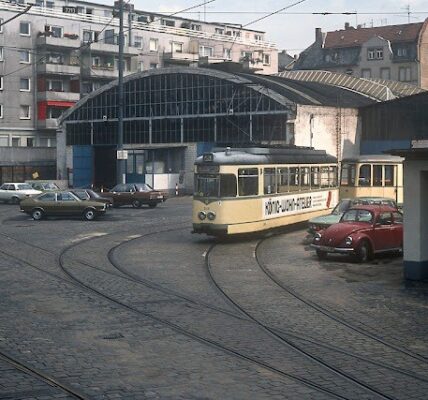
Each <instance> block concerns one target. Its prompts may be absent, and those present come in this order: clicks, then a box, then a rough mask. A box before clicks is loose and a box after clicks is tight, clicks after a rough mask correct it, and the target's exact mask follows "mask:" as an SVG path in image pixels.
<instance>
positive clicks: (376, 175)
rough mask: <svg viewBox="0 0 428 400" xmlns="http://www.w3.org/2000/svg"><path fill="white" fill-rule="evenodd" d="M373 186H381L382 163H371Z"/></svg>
mask: <svg viewBox="0 0 428 400" xmlns="http://www.w3.org/2000/svg"><path fill="white" fill-rule="evenodd" d="M373 186H382V165H373Z"/></svg>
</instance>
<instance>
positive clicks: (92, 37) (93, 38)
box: [83, 30, 99, 43]
mask: <svg viewBox="0 0 428 400" xmlns="http://www.w3.org/2000/svg"><path fill="white" fill-rule="evenodd" d="M98 34H99V33H98V32H95V31H87V30H84V31H83V42H84V43H89V42H97V41H98Z"/></svg>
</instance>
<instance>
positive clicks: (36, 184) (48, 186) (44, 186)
mask: <svg viewBox="0 0 428 400" xmlns="http://www.w3.org/2000/svg"><path fill="white" fill-rule="evenodd" d="M26 183H28V184H30V185H31V186H32V187H33V189H36V190H40V191H42V192H52V191H56V190H61V189H60V188H59V186H58V185H57V184H56V183H55V182H49V181H26Z"/></svg>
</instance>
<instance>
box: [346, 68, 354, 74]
mask: <svg viewBox="0 0 428 400" xmlns="http://www.w3.org/2000/svg"><path fill="white" fill-rule="evenodd" d="M353 73H354V71H353V70H352V69H347V70H346V71H345V74H346V75H352V74H353Z"/></svg>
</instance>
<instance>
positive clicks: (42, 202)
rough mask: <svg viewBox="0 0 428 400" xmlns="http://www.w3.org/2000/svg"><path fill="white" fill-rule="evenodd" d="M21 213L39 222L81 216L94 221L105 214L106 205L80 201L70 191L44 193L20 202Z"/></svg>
mask: <svg viewBox="0 0 428 400" xmlns="http://www.w3.org/2000/svg"><path fill="white" fill-rule="evenodd" d="M20 207H21V211H22V212H25V213H27V214H29V215H31V216H32V217H33V219H34V220H36V221H39V220H41V219H43V218H44V217H47V216H51V215H52V216H57V215H62V216H82V217H83V218H84V219H86V220H87V221H92V220H94V219H95V218H96V217H97V216H99V215H102V214H104V213H105V212H106V208H107V206H106V203H99V202H96V201H82V200H80V199H79V198H78V197H76V196H75V195H74V194H73V193H71V192H70V191H63V192H46V193H42V194H40V195H38V196H36V197H32V198H28V199H25V200H23V201H21V204H20Z"/></svg>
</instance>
